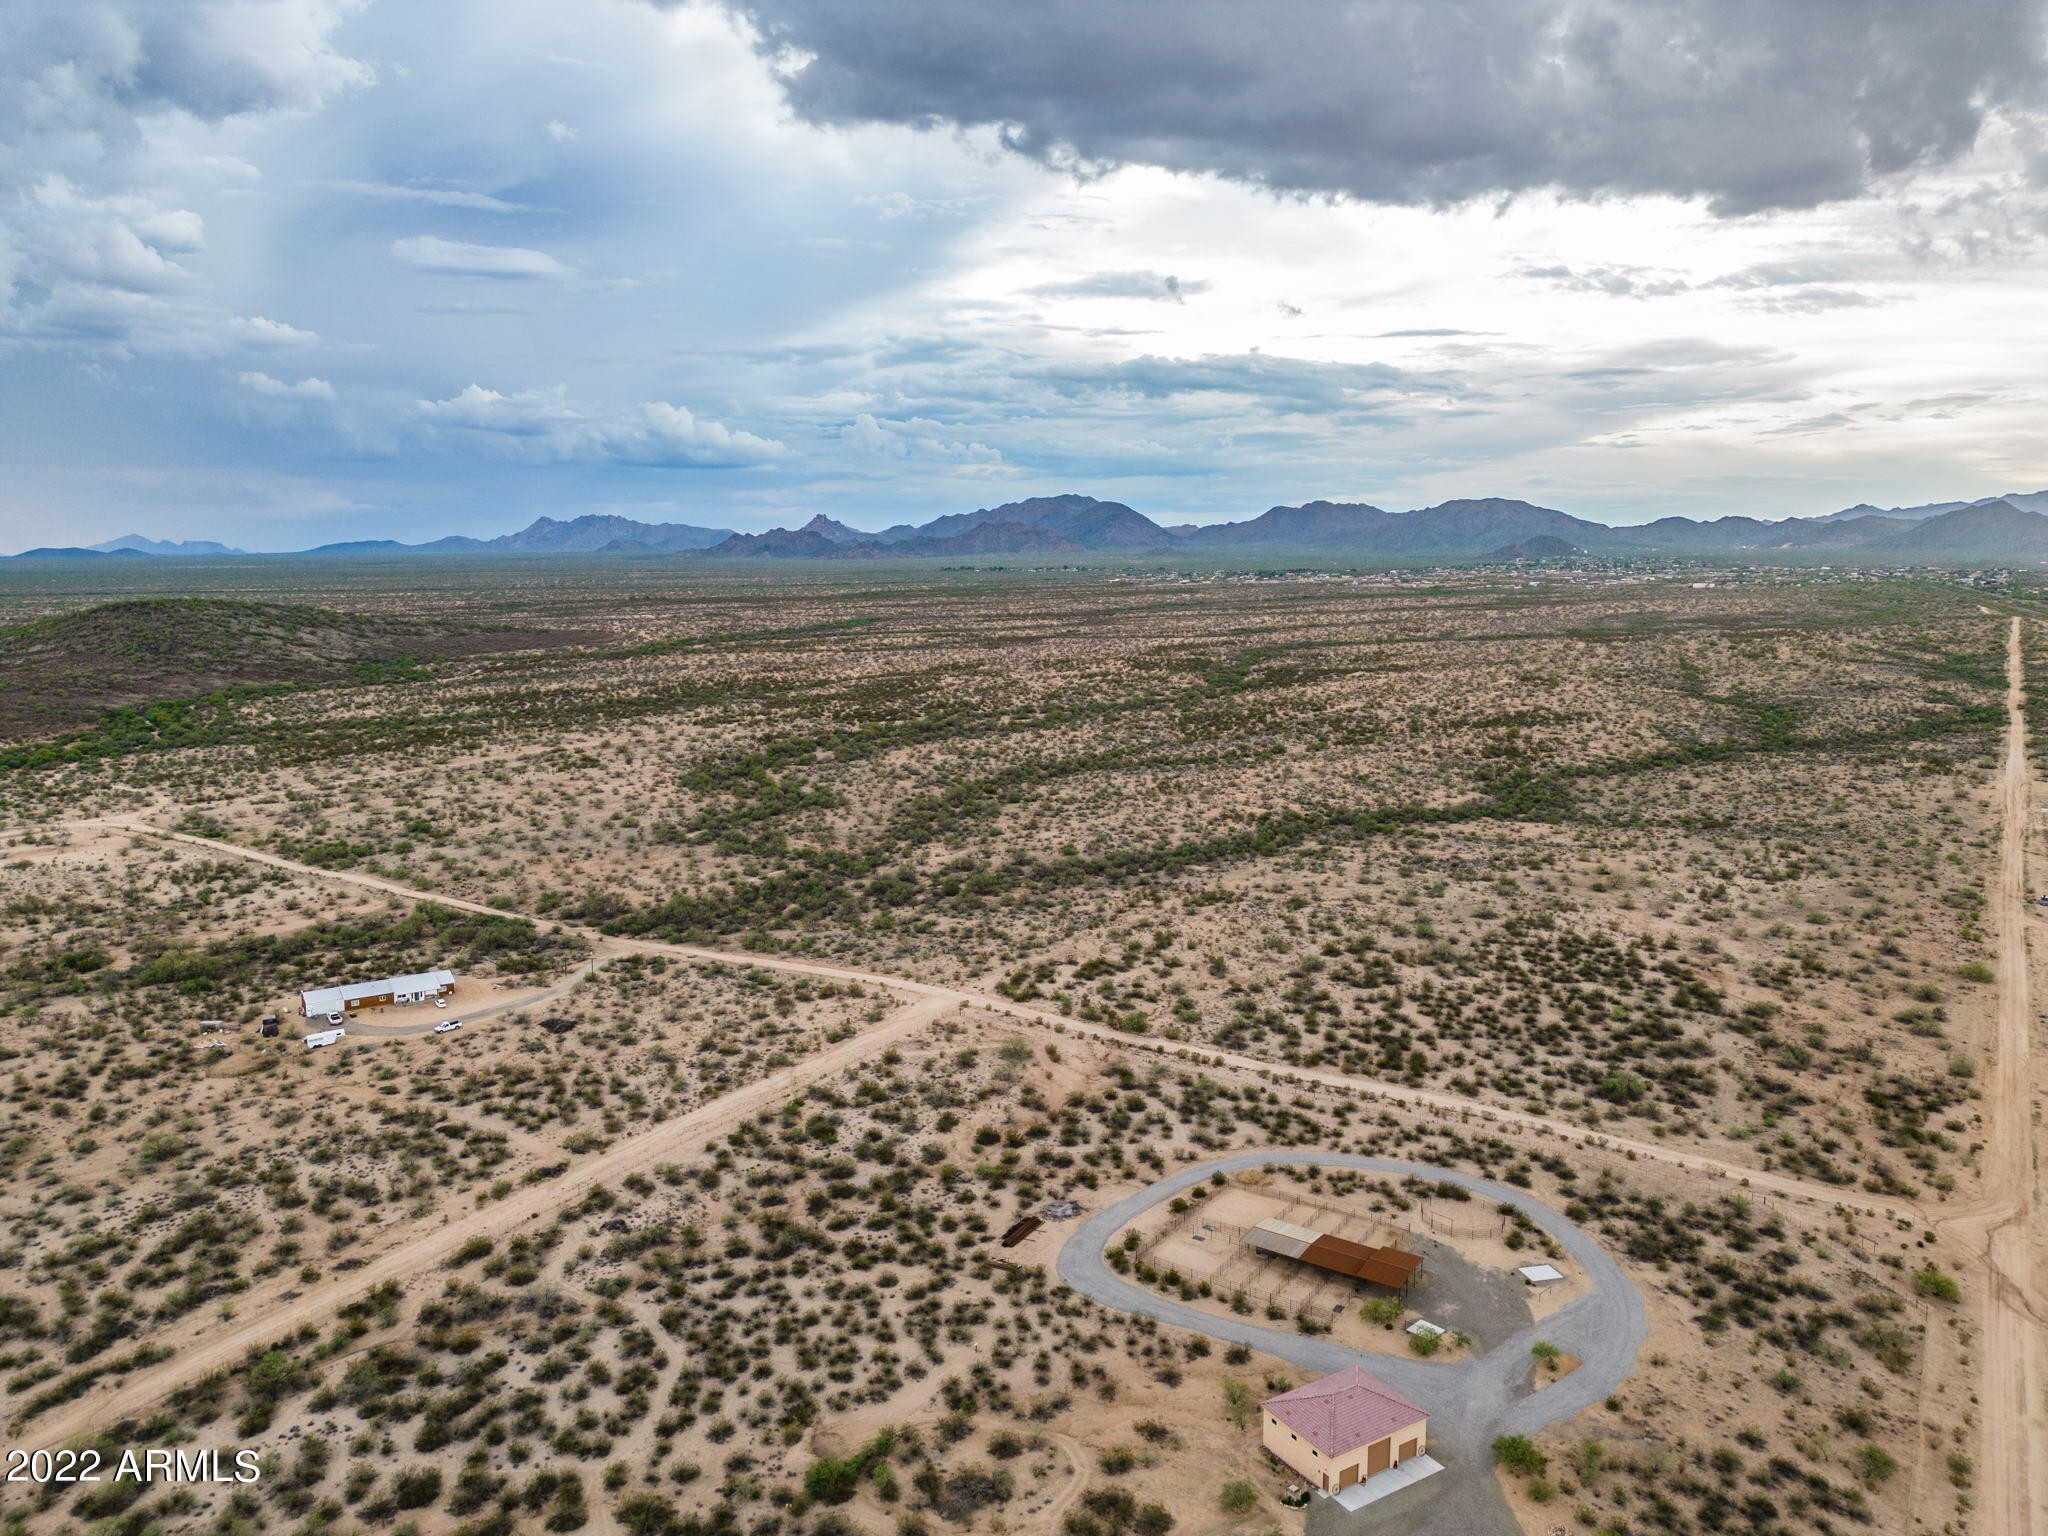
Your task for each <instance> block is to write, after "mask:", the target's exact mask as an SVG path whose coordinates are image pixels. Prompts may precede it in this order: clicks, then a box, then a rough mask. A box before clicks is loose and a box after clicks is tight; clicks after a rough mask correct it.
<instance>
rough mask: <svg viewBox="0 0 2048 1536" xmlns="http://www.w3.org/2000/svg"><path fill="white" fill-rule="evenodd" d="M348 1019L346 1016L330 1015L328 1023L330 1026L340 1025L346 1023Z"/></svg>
mask: <svg viewBox="0 0 2048 1536" xmlns="http://www.w3.org/2000/svg"><path fill="white" fill-rule="evenodd" d="M346 1018H347V1015H345V1014H339V1013H330V1014H329V1015H327V1022H328V1023H330V1024H340V1023H342V1022H344V1021H345V1019H346Z"/></svg>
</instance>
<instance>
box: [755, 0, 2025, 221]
mask: <svg viewBox="0 0 2048 1536" xmlns="http://www.w3.org/2000/svg"><path fill="white" fill-rule="evenodd" d="M735 5H736V8H737V9H738V10H739V11H740V12H741V13H743V14H744V15H745V16H746V17H747V18H748V19H749V20H750V21H751V22H752V23H753V25H754V26H755V27H756V28H757V29H758V31H759V34H760V46H761V48H762V50H763V51H764V53H765V54H767V55H768V56H769V57H770V58H771V59H773V60H775V61H776V62H777V64H778V67H779V68H780V71H781V73H782V76H783V80H784V85H785V89H786V90H787V93H788V96H789V99H790V102H791V104H792V105H793V106H794V108H795V109H796V111H797V112H798V113H799V114H800V115H802V116H803V117H804V118H806V119H808V120H810V121H812V122H815V123H827V124H852V123H862V122H883V123H900V124H911V125H918V126H927V127H936V126H941V125H946V124H958V125H963V126H971V127H972V126H980V127H991V126H992V127H995V128H997V129H999V130H1000V132H1001V133H1002V135H1003V138H1004V140H1005V142H1006V143H1008V144H1009V145H1010V147H1011V148H1013V149H1015V150H1017V151H1019V152H1021V153H1023V154H1026V155H1030V156H1033V157H1035V158H1038V159H1040V160H1043V161H1046V162H1048V163H1051V164H1056V165H1062V166H1068V167H1071V168H1075V169H1082V170H1086V169H1090V168H1097V167H1108V166H1114V165H1118V164H1127V163H1135V164H1147V165H1156V166H1162V167H1165V168H1167V169H1170V170H1176V171H1188V172H1209V173H1214V174H1217V175H1220V176H1224V177H1228V178H1232V179H1236V180H1242V181H1247V182H1252V183H1255V184H1258V185H1262V186H1267V187H1271V188H1273V189H1274V190H1276V191H1282V192H1296V193H1310V194H1330V195H1337V196H1348V197H1355V198H1360V199H1364V200H1368V201H1374V202H1385V203H1406V204H1440V203H1450V202H1457V201H1461V200H1464V199H1467V198H1472V197H1480V196H1489V195H1500V194H1504V193H1515V192H1523V191H1532V190H1535V189H1539V188H1553V189H1556V190H1559V191H1561V192H1564V193H1566V194H1567V195H1574V196H1605V195H1631V194H1660V193H1661V194H1671V195H1675V196H1680V197H1703V198H1706V199H1708V200H1710V201H1711V203H1712V204H1713V206H1714V208H1715V209H1716V211H1718V212H1722V213H1727V214H1740V213H1748V212H1756V211H1762V210H1769V209H1791V208H1807V207H1812V206H1815V205H1817V204H1820V203H1824V202H1828V201H1831V200H1834V199H1839V198H1845V197H1851V196H1854V195H1856V194H1858V193H1860V192H1862V191H1864V190H1865V189H1867V188H1868V187H1869V186H1870V184H1871V182H1872V180H1873V178H1875V177H1879V176H1883V175H1885V174H1887V173H1892V172H1898V171H1905V170H1909V169H1912V168H1915V167H1922V166H1929V165H1942V164H1946V163H1949V162H1952V161H1954V160H1955V159H1957V158H1958V157H1959V156H1961V155H1962V154H1964V153H1965V152H1966V151H1968V150H1969V149H1970V148H1971V147H1972V146H1973V144H1974V143H1975V142H1976V140H1977V137H1978V134H1979V132H1980V130H1981V129H1982V127H1983V125H1984V123H1985V121H1986V118H1987V115H1988V114H1990V113H1991V112H1993V111H1998V110H2005V109H2010V110H2017V111H2022V112H2032V111H2034V110H2037V109H2038V108H2039V107H2040V105H2041V103H2042V100H2043V83H2044V78H2048V67H2044V45H2043V35H2044V7H2043V6H2042V4H2041V3H2040V0H1945V3H1941V4H1928V3H1926V0H1568V3H1560V0H1469V3H1450V0H1289V3H1279V4H1272V5H1264V6H1246V5H1243V4H1241V3H1238V0H1117V3H1110V4H1104V3H1102V0H1046V3H1043V4H1037V5H1031V6H1018V5H1015V4H1013V3H1010V0H871V3H869V4H864V5H858V6H849V5H843V4H838V3H836V0H735Z"/></svg>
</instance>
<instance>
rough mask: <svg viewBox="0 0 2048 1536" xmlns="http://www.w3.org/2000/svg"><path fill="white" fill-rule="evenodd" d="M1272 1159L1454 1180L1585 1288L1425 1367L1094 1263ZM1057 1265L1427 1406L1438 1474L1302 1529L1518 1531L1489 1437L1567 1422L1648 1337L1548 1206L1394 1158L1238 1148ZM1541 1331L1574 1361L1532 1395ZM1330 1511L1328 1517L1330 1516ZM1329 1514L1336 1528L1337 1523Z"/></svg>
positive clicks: (1603, 1259) (1123, 1303) (1149, 1194)
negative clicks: (1549, 1252)
mask: <svg viewBox="0 0 2048 1536" xmlns="http://www.w3.org/2000/svg"><path fill="white" fill-rule="evenodd" d="M1275 1164H1292V1165H1307V1164H1313V1165H1315V1166H1317V1167H1320V1168H1355V1169H1359V1170H1361V1171H1363V1172H1366V1173H1378V1174H1386V1175H1389V1176H1391V1177H1394V1178H1405V1177H1409V1176H1411V1175H1412V1176H1413V1177H1416V1178H1422V1179H1430V1180H1440V1181H1444V1182H1448V1183H1452V1184H1458V1185H1462V1186H1463V1187H1464V1188H1466V1189H1469V1190H1471V1191H1472V1193H1473V1194H1474V1195H1476V1196H1478V1197H1479V1198H1481V1199H1483V1200H1488V1201H1495V1202H1501V1203H1505V1204H1509V1205H1512V1206H1514V1207H1515V1208H1516V1209H1518V1210H1520V1211H1522V1212H1523V1213H1524V1214H1525V1215H1527V1216H1528V1217H1529V1218H1530V1220H1532V1221H1534V1222H1535V1223H1536V1224H1537V1225H1538V1226H1539V1227H1541V1228H1542V1229H1543V1230H1544V1231H1545V1232H1547V1233H1548V1234H1549V1235H1550V1236H1551V1237H1552V1238H1554V1239H1555V1240H1556V1242H1557V1243H1558V1245H1559V1246H1560V1247H1561V1248H1563V1249H1564V1250H1565V1252H1566V1253H1568V1254H1570V1255H1571V1257H1572V1259H1573V1261H1574V1262H1576V1263H1577V1264H1578V1265H1579V1266H1580V1267H1581V1268H1582V1269H1583V1270H1584V1271H1585V1273H1586V1276H1587V1279H1588V1280H1589V1281H1590V1282H1591V1284H1592V1289H1591V1290H1589V1291H1588V1292H1587V1293H1586V1294H1585V1295H1583V1296H1580V1297H1578V1298H1577V1299H1576V1300H1574V1301H1572V1302H1571V1303H1569V1304H1568V1305H1566V1306H1564V1307H1562V1308H1560V1309H1559V1310H1558V1311H1556V1312H1554V1313H1552V1314H1551V1315H1550V1316H1549V1317H1547V1318H1544V1319H1543V1320H1542V1321H1541V1322H1537V1323H1532V1324H1531V1325H1530V1326H1529V1327H1527V1328H1524V1329H1523V1330H1522V1331H1521V1332H1519V1333H1517V1334H1515V1335H1514V1336H1513V1337H1511V1338H1508V1339H1505V1340H1502V1341H1501V1342H1499V1343H1498V1344H1496V1345H1495V1346H1494V1347H1493V1348H1492V1349H1490V1350H1488V1351H1487V1352H1486V1354H1484V1355H1482V1356H1479V1357H1477V1358H1472V1359H1466V1360H1459V1361H1455V1362H1446V1363H1437V1362H1434V1361H1427V1360H1421V1359H1412V1360H1411V1359H1406V1358H1403V1357H1401V1356H1390V1355H1370V1354H1363V1353H1360V1352H1359V1351H1357V1350H1354V1349H1348V1348H1346V1347H1345V1346H1343V1345H1341V1344H1334V1343H1331V1342H1329V1341H1328V1340H1326V1339H1317V1338H1310V1337H1308V1336H1307V1335H1305V1334H1300V1333H1294V1332H1290V1331H1286V1330H1282V1329H1278V1328H1268V1327H1264V1326H1262V1325H1260V1324H1257V1323H1252V1322H1248V1321H1241V1320H1239V1319H1236V1318H1225V1317H1217V1316H1215V1315H1213V1314H1211V1313H1208V1312H1203V1311H1200V1310H1198V1309H1196V1308H1194V1307H1190V1306H1186V1305H1184V1304H1182V1303H1181V1302H1178V1301H1174V1300H1172V1299H1170V1298H1168V1297H1165V1296H1161V1295H1158V1294H1157V1293H1155V1292H1152V1291H1149V1290H1146V1289H1145V1288H1144V1287H1142V1286H1140V1285H1137V1284H1135V1283H1134V1282H1132V1281H1129V1280H1125V1279H1123V1278H1122V1277H1120V1276H1119V1275H1117V1273H1116V1272H1115V1271H1114V1270H1112V1269H1111V1268H1110V1267H1109V1266H1108V1264H1106V1263H1105V1262H1104V1261H1103V1256H1102V1255H1103V1250H1104V1248H1105V1247H1107V1246H1108V1244H1109V1242H1110V1240H1111V1239H1112V1238H1114V1237H1115V1236H1116V1235H1117V1234H1118V1233H1119V1232H1121V1231H1122V1230H1123V1229H1124V1228H1125V1227H1126V1226H1128V1225H1129V1224H1130V1222H1131V1221H1132V1220H1133V1219H1134V1218H1135V1217H1137V1216H1138V1215H1139V1214H1140V1213H1141V1212H1143V1211H1145V1210H1147V1209H1149V1208H1150V1207H1152V1206H1154V1205H1157V1204H1159V1202H1161V1201H1162V1200H1168V1199H1171V1198H1172V1197H1173V1196H1175V1195H1177V1194H1182V1193H1184V1192H1185V1191H1187V1190H1188V1189H1190V1188H1192V1187H1193V1186H1195V1185H1197V1184H1200V1183H1202V1182H1203V1181H1204V1180H1206V1179H1208V1178H1209V1176H1210V1175H1211V1174H1214V1173H1218V1172H1222V1173H1235V1172H1237V1171H1239V1170H1240V1169H1245V1168H1263V1167H1268V1166H1271V1165H1275ZM1054 1267H1055V1270H1056V1272H1057V1273H1058V1275H1059V1277H1060V1279H1061V1280H1063V1281H1065V1282H1066V1283H1067V1284H1068V1285H1069V1286H1071V1287H1072V1288H1073V1289H1074V1290H1076V1291H1078V1292H1080V1293H1081V1294H1082V1295H1084V1296H1087V1297H1089V1298H1091V1299H1092V1300H1094V1301H1098V1302H1100V1303H1101V1304H1102V1305H1104V1306H1106V1307H1114V1308H1116V1309H1117V1310H1118V1311H1122V1312H1135V1313H1138V1314H1140V1315H1141V1316H1145V1317H1152V1318H1157V1319H1158V1320H1159V1321H1160V1322H1162V1323H1170V1324H1172V1325H1173V1326H1175V1327H1177V1328H1186V1329H1188V1330H1190V1331H1191V1332H1194V1333H1201V1334H1206V1335H1208V1336H1209V1337H1210V1338H1212V1339H1220V1340H1222V1341H1224V1342H1225V1343H1230V1344H1248V1345H1250V1346H1251V1347H1252V1348H1253V1349H1257V1350H1262V1351H1264V1352H1265V1353H1266V1354H1269V1355H1276V1356H1278V1357H1279V1358H1280V1359H1282V1360H1286V1361H1289V1362H1291V1363H1292V1364H1294V1365H1297V1366H1300V1367H1301V1368H1302V1369H1303V1370H1305V1371H1312V1372H1314V1373H1315V1374H1317V1375H1319V1376H1320V1375H1328V1374H1329V1373H1330V1372H1332V1371H1340V1370H1342V1369H1344V1368H1345V1367H1346V1366H1350V1365H1357V1366H1362V1367H1364V1369H1365V1370H1366V1371H1368V1372H1369V1373H1371V1374H1372V1375H1374V1376H1376V1377H1378V1378H1379V1379H1380V1380H1382V1381H1384V1382H1386V1383H1387V1385H1388V1386H1390V1387H1392V1388H1394V1390H1395V1391H1397V1392H1400V1393H1402V1394H1403V1395H1404V1396H1407V1397H1409V1398H1412V1399H1413V1400H1414V1401H1415V1402H1417V1403H1419V1404H1420V1405H1421V1406H1422V1407H1423V1408H1424V1409H1426V1410H1427V1411H1428V1413H1429V1416H1430V1419H1429V1444H1430V1453H1431V1454H1432V1455H1434V1456H1435V1457H1436V1459H1437V1460H1439V1461H1441V1462H1443V1463H1444V1465H1445V1470H1444V1472H1443V1473H1442V1474H1440V1475H1439V1476H1436V1477H1432V1478H1429V1479H1428V1480H1426V1481H1425V1482H1422V1483H1418V1484H1416V1485H1415V1486H1414V1487H1413V1488H1409V1489H1405V1490H1403V1491H1402V1492H1401V1493H1398V1494H1394V1495H1391V1496H1390V1497H1388V1498H1385V1499H1382V1500H1380V1501H1379V1502H1378V1503H1376V1504H1371V1505H1368V1506H1367V1507H1366V1508H1365V1509H1363V1510H1361V1511H1360V1512H1359V1513H1358V1514H1356V1515H1344V1514H1343V1512H1342V1511H1340V1510H1338V1509H1337V1507H1336V1506H1335V1505H1334V1504H1332V1503H1330V1502H1329V1501H1327V1500H1320V1499H1319V1500H1315V1501H1314V1502H1313V1503H1312V1504H1311V1506H1310V1510H1309V1515H1310V1521H1311V1528H1312V1530H1322V1531H1337V1530H1342V1531H1344V1532H1346V1533H1356V1536H1366V1533H1371V1532H1378V1531H1381V1530H1386V1531H1394V1530H1399V1531H1403V1532H1429V1533H1437V1532H1441V1533H1443V1536H1482V1533H1486V1532H1498V1533H1500V1536H1517V1532H1518V1527H1517V1526H1516V1524H1515V1521H1514V1519H1513V1517H1512V1516H1511V1515H1510V1514H1509V1512H1508V1508H1507V1504H1506V1502H1505V1501H1504V1500H1503V1499H1502V1498H1501V1496H1500V1490H1499V1488H1498V1486H1497V1484H1496V1483H1495V1481H1494V1477H1493V1471H1492V1467H1491V1456H1490V1454H1489V1452H1488V1447H1489V1446H1490V1445H1491V1444H1492V1441H1493V1438H1494V1436H1496V1435H1503V1434H1524V1435H1532V1434H1534V1433H1535V1432H1536V1431H1537V1430H1539V1429H1541V1428H1543V1427H1544V1426H1545V1425H1547V1424H1551V1423H1554V1422H1555V1421H1557V1420H1559V1419H1566V1418H1570V1417H1571V1416H1572V1415H1573V1414H1576V1413H1578V1412H1579V1411H1580V1410H1581V1409H1584V1408H1587V1407H1590V1406H1591V1405H1592V1404H1594V1403H1597V1402H1600V1401H1601V1400H1602V1399H1604V1398H1605V1397H1607V1396H1608V1395H1609V1394H1610V1393H1612V1392H1614V1391H1616V1390H1617V1389H1619V1387H1620V1386H1621V1384H1622V1382H1624V1381H1625V1380H1627V1378H1628V1375H1629V1373H1630V1371H1632V1370H1633V1369H1634V1368H1635V1360H1636V1351H1637V1350H1639V1349H1640V1348H1641V1347H1642V1344H1643V1341H1644V1339H1646V1338H1647V1337H1648V1336H1649V1331H1650V1325H1649V1319H1648V1316H1647V1315H1646V1313H1645V1312H1644V1310H1643V1298H1642V1294H1641V1292H1639V1291H1638V1290H1637V1289H1636V1288H1635V1286H1634V1285H1633V1284H1632V1283H1631V1282H1630V1280H1629V1279H1628V1277H1627V1276H1626V1275H1625V1274H1623V1273H1622V1270H1621V1266H1620V1265H1619V1264H1617V1263H1616V1262H1615V1261H1614V1259H1613V1258H1612V1256H1610V1255H1609V1254H1608V1252H1607V1250H1606V1249H1604V1248H1602V1247H1601V1246H1600V1245H1599V1243H1597V1242H1596V1241H1594V1239H1593V1238H1592V1237H1591V1236H1589V1235H1588V1234H1587V1233H1586V1232H1584V1231H1582V1230H1581V1229H1580V1228H1579V1227H1578V1226H1576V1225H1575V1224H1573V1223H1572V1222H1569V1221H1567V1220H1566V1219H1565V1218H1564V1217H1563V1216H1562V1215H1560V1214H1559V1213H1558V1212H1556V1211H1554V1210H1552V1209H1551V1208H1550V1207H1549V1206H1547V1205H1545V1204H1543V1202H1542V1201H1540V1200H1538V1199H1536V1198H1535V1197H1534V1196H1532V1195H1530V1194H1528V1193H1527V1192H1526V1191H1524V1190H1519V1189H1515V1188H1512V1187H1510V1186H1509V1185H1506V1184H1496V1183H1493V1182H1492V1181H1490V1180H1487V1179H1480V1178H1474V1177H1473V1176H1472V1175H1471V1174H1466V1173H1457V1172H1454V1171H1452V1170H1451V1169H1448V1168H1432V1167H1429V1166H1427V1165H1426V1164H1422V1163H1403V1162H1396V1161H1392V1160H1390V1159H1387V1158H1379V1157H1362V1156H1359V1155H1357V1154H1354V1153H1345V1152H1315V1151H1307V1150H1303V1149H1300V1148H1293V1149H1289V1150H1285V1151H1277V1152H1239V1153H1235V1154H1233V1155H1232V1156H1230V1157H1221V1158H1216V1159H1214V1160H1212V1161H1209V1162H1204V1163H1198V1164H1195V1165H1193V1166H1191V1167H1188V1168H1183V1169H1181V1170H1180V1171H1179V1172H1177V1173H1172V1174H1169V1175H1167V1176H1166V1177H1165V1178H1163V1179H1161V1180H1160V1181H1159V1182H1158V1183H1156V1184H1153V1185H1151V1186H1149V1187H1148V1188H1145V1189H1141V1190H1139V1191H1138V1192H1137V1193H1136V1194H1134V1195H1129V1196H1126V1197H1125V1198H1124V1199H1122V1200H1119V1201H1118V1202H1117V1203H1116V1204H1115V1205H1112V1206H1110V1207H1109V1208H1108V1209H1106V1210H1102V1211H1098V1212H1096V1213H1095V1214H1094V1215H1093V1216H1091V1217H1089V1218H1088V1220H1086V1221H1085V1222H1083V1223H1082V1224H1081V1225H1080V1226H1079V1227H1078V1228H1076V1229H1075V1230H1074V1232H1073V1234H1072V1235H1071V1236H1070V1237H1068V1238H1067V1240H1066V1242H1065V1243H1064V1244H1063V1245H1061V1248H1060V1251H1059V1257H1058V1259H1057V1260H1056V1261H1055V1266H1054ZM1539 1339H1547V1340H1549V1341H1550V1342H1551V1343H1553V1344H1555V1345H1557V1347H1558V1348H1559V1349H1562V1350H1564V1351H1566V1352H1568V1353H1570V1354H1574V1355H1577V1356H1578V1357H1579V1360H1580V1362H1581V1363H1580V1365H1579V1368H1578V1369H1577V1370H1576V1371H1573V1372H1572V1373H1571V1375H1569V1376H1567V1377H1565V1378H1564V1379H1563V1380H1562V1381H1559V1382H1557V1383H1555V1384H1554V1385H1551V1386H1548V1387H1545V1388H1544V1389H1543V1390H1542V1391H1541V1392H1531V1391H1530V1390H1529V1367H1530V1355H1529V1346H1530V1345H1532V1344H1534V1343H1536V1342H1537V1341H1538V1340H1539ZM1331 1517H1335V1519H1334V1520H1333V1519H1332V1518H1331ZM1340 1521H1341V1524H1339V1523H1338V1522H1340Z"/></svg>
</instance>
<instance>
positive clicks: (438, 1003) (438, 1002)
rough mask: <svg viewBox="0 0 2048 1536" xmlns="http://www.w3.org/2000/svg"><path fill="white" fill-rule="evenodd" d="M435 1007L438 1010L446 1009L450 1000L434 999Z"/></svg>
mask: <svg viewBox="0 0 2048 1536" xmlns="http://www.w3.org/2000/svg"><path fill="white" fill-rule="evenodd" d="M434 1006H435V1007H436V1008H446V1007H447V1006H448V999H447V998H445V997H437V998H435V999H434Z"/></svg>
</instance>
